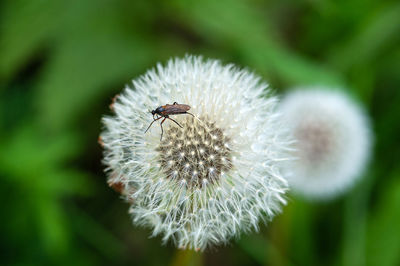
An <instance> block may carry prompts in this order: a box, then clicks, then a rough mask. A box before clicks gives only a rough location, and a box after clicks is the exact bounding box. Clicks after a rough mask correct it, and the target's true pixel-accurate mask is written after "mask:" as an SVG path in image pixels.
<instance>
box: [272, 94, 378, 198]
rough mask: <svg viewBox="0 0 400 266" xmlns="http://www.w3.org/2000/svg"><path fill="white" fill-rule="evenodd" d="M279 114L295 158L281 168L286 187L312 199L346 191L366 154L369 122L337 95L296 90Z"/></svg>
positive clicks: (369, 135) (283, 103) (354, 178)
mask: <svg viewBox="0 0 400 266" xmlns="http://www.w3.org/2000/svg"><path fill="white" fill-rule="evenodd" d="M280 110H281V112H282V114H283V117H284V119H285V120H286V121H287V125H288V127H289V129H290V132H291V134H292V135H293V137H294V139H295V140H296V143H295V145H294V146H295V149H296V151H295V152H294V157H296V159H295V160H294V161H293V162H290V163H289V164H288V165H287V167H286V169H287V170H288V171H290V172H291V174H290V175H288V181H289V185H290V187H291V188H293V190H295V191H296V192H298V193H299V194H302V195H303V196H305V197H307V198H310V199H314V200H318V199H330V198H333V197H335V196H338V195H340V194H341V193H343V192H345V191H346V190H347V189H349V188H350V187H351V185H353V184H354V182H355V181H356V179H357V178H358V177H360V175H361V174H362V171H363V170H364V168H365V165H366V162H367V160H368V158H369V154H370V146H371V134H370V127H369V121H368V119H367V117H366V116H365V114H364V113H363V111H362V110H361V109H360V107H359V106H357V105H356V104H355V103H354V102H353V101H352V100H351V99H349V98H348V96H347V95H345V94H344V93H342V92H340V91H334V90H331V89H329V88H299V89H298V90H295V91H293V92H291V93H289V94H288V95H287V96H286V97H285V98H284V99H283V101H282V102H281V105H280Z"/></svg>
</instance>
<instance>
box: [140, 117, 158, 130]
mask: <svg viewBox="0 0 400 266" xmlns="http://www.w3.org/2000/svg"><path fill="white" fill-rule="evenodd" d="M160 118H162V116H160V117H158V118H156V119H154V116H153V119H154V120H153V121H152V122H151V123H150V125H149V126H148V127H147V129H146V131H145V132H144V133H146V132H147V130H149V128H150V127H151V125H152V124H153V123H154V122H156V121H157V120H159V119H160Z"/></svg>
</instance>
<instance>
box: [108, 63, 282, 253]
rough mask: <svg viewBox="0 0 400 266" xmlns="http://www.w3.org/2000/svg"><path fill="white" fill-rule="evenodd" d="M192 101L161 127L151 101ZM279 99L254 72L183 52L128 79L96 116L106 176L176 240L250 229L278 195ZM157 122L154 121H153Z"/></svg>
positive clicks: (192, 241) (215, 238)
mask: <svg viewBox="0 0 400 266" xmlns="http://www.w3.org/2000/svg"><path fill="white" fill-rule="evenodd" d="M173 102H177V103H178V104H187V105H190V107H191V109H190V110H189V112H191V113H192V114H193V115H194V117H192V116H190V115H187V114H180V115H174V116H171V118H173V119H175V120H176V121H177V122H178V123H179V124H180V125H181V126H182V128H180V127H179V126H178V125H176V124H175V123H174V122H172V121H170V120H168V119H167V120H166V121H165V122H164V124H163V128H164V134H163V138H162V140H161V141H160V134H161V128H160V125H159V124H158V122H155V123H154V124H153V126H152V127H151V128H150V130H149V131H148V132H147V133H146V134H145V133H144V131H145V129H146V127H147V126H148V125H149V124H150V122H151V121H152V115H151V114H150V113H149V110H150V109H155V108H156V107H158V106H160V105H165V104H167V103H168V104H172V103H173ZM276 103H277V100H276V98H275V97H271V96H270V95H269V94H268V91H267V85H266V84H264V83H261V82H260V80H259V78H258V77H257V76H255V75H253V74H251V73H249V72H247V71H245V70H239V69H237V68H235V67H234V66H233V65H227V66H223V65H221V63H220V62H219V61H217V60H203V59H202V58H200V57H192V56H187V57H185V58H183V59H174V60H170V61H169V62H168V63H167V65H166V66H162V65H158V66H157V68H156V69H153V70H150V71H148V72H147V73H146V74H145V75H144V76H141V77H140V78H138V79H136V80H134V81H133V87H127V88H126V89H125V90H124V92H123V93H122V94H121V95H119V96H118V97H117V98H116V101H115V103H114V104H113V108H112V109H113V110H114V112H115V116H112V117H105V118H104V119H103V123H104V126H105V128H104V131H103V133H102V134H101V139H102V142H103V146H104V149H105V151H104V164H105V165H106V166H107V168H106V171H107V172H108V176H109V180H108V181H109V184H110V185H112V186H120V187H121V189H122V193H123V194H124V195H125V196H126V198H127V200H128V201H129V202H130V203H131V208H130V213H131V214H132V216H133V220H134V222H135V223H136V224H139V225H143V226H148V227H151V228H152V229H153V235H159V234H160V235H162V236H163V240H164V241H167V240H172V241H173V242H174V243H175V244H176V245H177V246H178V247H179V248H190V249H196V250H203V249H204V248H206V247H207V246H209V245H212V244H220V243H225V242H227V241H228V240H229V239H230V238H231V237H234V236H238V235H239V233H240V232H243V231H244V232H248V231H250V230H252V229H254V230H257V229H258V225H259V222H260V220H261V221H266V220H269V219H271V218H272V217H273V216H274V215H275V214H276V213H277V212H279V211H280V210H281V206H282V204H285V199H284V193H285V192H286V190H287V183H286V181H285V179H284V178H282V175H281V173H280V170H279V169H280V168H279V167H278V165H279V164H280V163H281V161H283V160H286V157H285V150H286V148H287V147H288V146H289V141H288V140H287V138H286V134H284V132H283V130H282V128H281V127H280V124H279V121H280V119H279V116H278V115H277V114H276V113H275V109H276V108H275V107H276ZM159 121H161V120H159Z"/></svg>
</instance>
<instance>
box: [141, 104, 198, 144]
mask: <svg viewBox="0 0 400 266" xmlns="http://www.w3.org/2000/svg"><path fill="white" fill-rule="evenodd" d="M189 110H190V106H189V105H187V104H178V103H177V102H174V103H173V104H166V105H162V106H160V107H157V108H156V110H152V111H151V112H150V113H151V114H152V115H153V121H152V122H151V123H150V125H149V126H148V127H147V129H146V131H145V132H144V133H146V132H147V130H149V128H150V127H151V125H152V124H153V123H154V122H155V121H157V120H159V119H161V118H164V119H163V120H162V121H161V123H160V126H161V138H160V141H161V140H162V136H163V133H164V130H163V127H162V124H163V123H164V121H165V120H166V119H167V118H168V119H169V120H172V121H174V122H175V123H176V124H177V125H178V126H180V127H181V128H182V126H181V125H180V124H179V123H178V122H176V121H175V120H174V119H172V118H170V117H169V116H170V115H180V114H189V115H191V116H193V117H194V115H193V114H191V113H189V112H188V111H189ZM155 115H158V116H159V117H157V118H154V116H155Z"/></svg>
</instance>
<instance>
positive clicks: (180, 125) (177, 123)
mask: <svg viewBox="0 0 400 266" xmlns="http://www.w3.org/2000/svg"><path fill="white" fill-rule="evenodd" d="M167 118H168V119H170V120H172V121H174V122H175V123H176V124H177V125H178V126H180V127H181V128H183V127H182V126H181V125H179V123H178V122H176V121H175V120H174V119H172V118H170V117H165V119H167Z"/></svg>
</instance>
